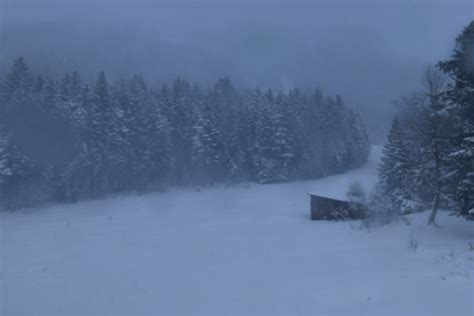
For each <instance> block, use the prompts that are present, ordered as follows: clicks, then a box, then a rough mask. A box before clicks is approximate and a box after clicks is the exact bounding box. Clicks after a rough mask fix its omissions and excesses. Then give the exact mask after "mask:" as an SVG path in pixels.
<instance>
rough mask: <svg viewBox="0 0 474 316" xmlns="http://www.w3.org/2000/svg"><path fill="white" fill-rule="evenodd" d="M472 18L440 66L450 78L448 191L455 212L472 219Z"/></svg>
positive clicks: (473, 185) (473, 158)
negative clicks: (451, 128)
mask: <svg viewBox="0 0 474 316" xmlns="http://www.w3.org/2000/svg"><path fill="white" fill-rule="evenodd" d="M473 47H474V21H472V22H471V23H470V24H469V25H468V26H467V27H466V28H465V29H464V30H463V32H462V33H461V34H460V35H459V36H458V37H457V38H456V49H455V51H454V54H453V55H452V56H451V58H450V59H449V60H446V61H443V62H440V64H439V66H440V68H441V69H442V70H443V71H444V72H445V73H447V74H448V75H449V76H450V77H451V78H452V83H451V84H450V85H449V87H448V91H447V93H446V96H447V100H448V101H449V102H450V105H451V107H450V113H451V115H452V116H453V119H454V121H455V125H456V126H455V132H454V133H453V135H452V137H451V141H450V146H451V152H450V154H449V156H448V159H447V165H448V169H449V173H448V174H447V176H446V177H447V179H446V180H447V181H449V182H450V184H451V189H450V191H449V195H450V197H451V199H452V200H453V201H454V202H455V208H456V213H457V214H459V215H461V216H464V217H466V218H469V219H474V69H473V66H472V56H473V53H472V52H473Z"/></svg>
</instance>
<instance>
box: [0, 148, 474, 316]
mask: <svg viewBox="0 0 474 316" xmlns="http://www.w3.org/2000/svg"><path fill="white" fill-rule="evenodd" d="M379 156H380V148H379V147H376V148H374V149H373V150H372V154H371V156H370V159H369V162H368V164H367V165H366V166H365V167H362V168H360V169H357V170H353V171H350V172H348V173H346V174H343V175H337V176H332V177H328V178H324V179H319V180H313V181H304V182H295V183H285V184H275V185H257V184H249V185H238V186H220V187H213V188H202V189H201V191H199V192H198V191H196V190H195V189H194V188H193V189H191V188H189V189H173V190H169V191H168V192H164V193H154V194H146V195H141V196H118V197H117V196H115V197H110V198H107V199H102V200H96V201H88V202H81V203H77V204H70V205H53V206H48V207H43V208H40V209H31V210H22V211H17V212H12V213H10V212H9V213H3V214H2V215H1V222H0V223H1V233H2V235H1V238H2V241H1V242H2V244H1V245H2V247H1V259H2V260H1V262H0V263H1V278H0V280H1V282H2V285H1V291H2V292H1V293H0V294H1V296H0V299H1V311H2V315H16V314H24V315H106V314H107V315H136V314H149V315H158V314H163V315H177V314H180V315H196V314H200V315H211V314H214V315H452V316H454V315H474V307H473V301H474V299H473V298H474V294H473V293H474V283H473V280H474V278H473V277H474V251H472V250H469V246H468V241H473V243H474V230H473V225H472V223H469V222H467V221H464V220H462V219H459V218H455V217H449V216H448V215H447V214H445V213H441V214H440V216H439V219H438V222H439V224H440V225H441V226H442V228H433V227H428V226H427V225H426V222H427V219H428V215H429V214H428V212H425V213H420V214H417V215H412V216H411V217H410V219H411V221H412V225H405V224H401V223H400V224H394V225H390V226H384V227H379V228H375V229H372V230H370V231H369V230H360V229H357V227H359V224H360V222H357V221H354V222H326V221H319V222H317V221H310V220H309V197H308V195H307V193H308V192H317V193H319V194H326V195H330V196H344V194H345V191H346V189H347V187H348V185H349V184H350V182H351V181H353V180H358V181H360V182H361V183H362V185H363V186H365V187H366V188H370V187H371V186H372V185H373V184H374V182H375V179H376V171H375V166H376V163H377V160H378V158H379ZM410 241H411V242H410ZM410 244H411V245H412V246H411V247H410Z"/></svg>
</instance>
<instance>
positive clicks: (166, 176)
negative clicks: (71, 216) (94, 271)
mask: <svg viewBox="0 0 474 316" xmlns="http://www.w3.org/2000/svg"><path fill="white" fill-rule="evenodd" d="M368 153H369V141H368V136H367V132H366V129H365V126H364V123H363V121H362V119H361V117H360V115H359V114H358V113H357V112H355V111H353V110H351V109H350V108H348V107H347V106H346V105H345V104H344V102H343V100H342V98H341V97H340V96H339V95H337V96H335V97H324V96H323V94H322V92H321V91H320V90H319V89H315V91H314V92H312V93H303V92H302V91H300V90H299V89H293V90H291V91H289V92H287V93H281V92H280V93H274V92H272V91H271V90H269V89H268V90H262V89H259V88H256V89H245V90H244V89H237V88H235V87H234V86H233V84H232V83H231V81H230V80H229V79H228V78H222V79H220V80H218V81H217V83H216V84H214V85H213V86H211V87H208V88H203V87H201V86H200V85H197V84H191V83H189V82H188V81H186V80H183V79H179V78H178V79H176V80H174V81H173V82H171V83H165V84H163V85H161V86H160V87H157V88H151V87H149V86H148V85H147V84H146V82H145V81H144V80H143V78H142V77H141V76H139V75H136V76H133V77H132V78H129V79H119V80H116V81H115V82H113V83H109V81H108V80H107V78H106V75H105V74H104V73H103V72H102V73H100V74H99V75H98V77H97V80H96V81H95V82H94V83H92V84H86V83H83V82H82V81H81V79H80V76H79V74H78V73H77V72H74V73H67V74H65V75H64V76H63V77H62V78H59V79H55V78H45V77H44V76H42V75H33V74H32V73H31V71H30V70H29V68H28V66H27V65H26V63H25V61H24V59H23V58H21V57H20V58H18V59H17V60H16V61H15V62H14V63H13V66H12V67H11V70H10V71H9V72H8V73H7V74H5V75H4V78H3V80H2V84H1V85H0V201H1V204H2V206H3V207H5V208H17V207H25V206H32V205H37V204H38V203H40V202H44V201H77V200H81V199H88V198H95V197H100V196H103V195H105V194H109V193H115V192H125V191H146V190H154V189H162V188H164V187H167V186H171V185H212V184H215V183H219V182H239V181H256V182H259V183H273V182H285V181H291V180H298V179H311V178H317V177H322V176H326V175H328V174H334V173H339V172H344V171H345V170H348V169H350V168H355V167H358V166H360V165H362V164H363V163H364V162H365V161H366V159H367V156H368Z"/></svg>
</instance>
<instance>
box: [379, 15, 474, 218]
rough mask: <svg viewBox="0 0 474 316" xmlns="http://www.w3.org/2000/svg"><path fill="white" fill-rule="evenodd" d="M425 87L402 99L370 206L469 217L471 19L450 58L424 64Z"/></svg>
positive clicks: (473, 92) (473, 86)
mask: <svg viewBox="0 0 474 316" xmlns="http://www.w3.org/2000/svg"><path fill="white" fill-rule="evenodd" d="M423 83H424V89H423V90H421V91H417V92H415V93H413V94H412V95H410V96H408V97H405V98H403V99H401V100H400V101H399V102H398V106H399V111H398V115H397V117H395V118H394V120H393V122H392V125H391V129H390V132H389V134H388V140H387V144H386V145H385V148H384V157H383V158H382V163H381V165H380V181H379V184H378V186H377V191H378V192H376V194H375V198H374V200H375V202H376V203H375V204H376V207H375V209H378V210H379V211H380V210H382V211H383V210H385V212H389V213H401V214H407V213H411V212H414V211H418V210H423V209H427V208H430V209H431V216H430V219H429V223H430V224H433V225H436V223H435V218H436V214H437V212H438V209H439V208H441V207H447V208H450V209H453V210H454V212H453V213H454V214H456V215H459V216H463V217H465V218H467V219H471V220H474V21H473V22H471V23H470V24H469V25H468V26H467V27H466V28H465V29H464V30H463V32H462V33H461V34H460V35H459V36H458V37H457V38H456V48H455V50H454V53H453V55H452V56H451V58H449V59H448V60H445V61H441V62H439V63H438V64H437V66H436V67H431V68H429V69H428V70H427V71H426V73H425V76H424V78H423Z"/></svg>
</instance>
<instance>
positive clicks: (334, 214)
mask: <svg viewBox="0 0 474 316" xmlns="http://www.w3.org/2000/svg"><path fill="white" fill-rule="evenodd" d="M309 196H310V198H311V220H313V221H318V220H342V219H361V218H365V217H366V216H367V212H366V207H365V206H364V205H362V204H358V203H354V202H349V201H345V200H339V199H335V198H330V197H325V196H320V195H316V194H309Z"/></svg>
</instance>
